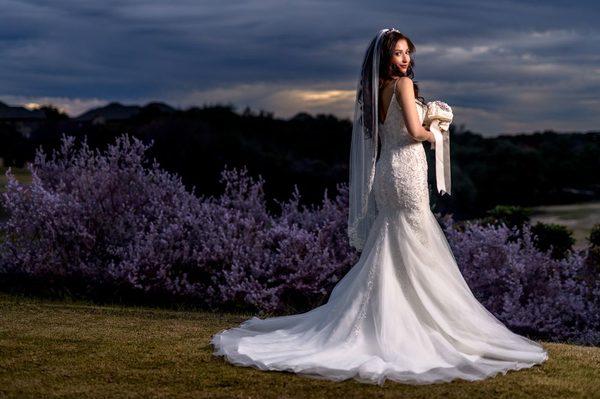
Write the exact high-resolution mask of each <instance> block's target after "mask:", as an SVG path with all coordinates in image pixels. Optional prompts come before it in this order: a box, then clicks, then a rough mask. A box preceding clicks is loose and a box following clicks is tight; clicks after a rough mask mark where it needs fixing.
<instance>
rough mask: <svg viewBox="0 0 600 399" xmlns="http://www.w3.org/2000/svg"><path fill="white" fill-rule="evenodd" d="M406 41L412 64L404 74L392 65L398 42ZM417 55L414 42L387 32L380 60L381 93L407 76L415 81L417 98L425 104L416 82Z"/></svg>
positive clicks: (399, 34) (383, 40) (394, 32)
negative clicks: (388, 83)
mask: <svg viewBox="0 0 600 399" xmlns="http://www.w3.org/2000/svg"><path fill="white" fill-rule="evenodd" d="M401 39H405V40H406V42H407V43H408V49H409V51H410V63H409V64H408V68H407V70H406V73H404V72H402V71H401V70H400V69H399V68H398V67H397V66H396V65H395V64H393V63H392V55H393V54H394V49H395V48H396V43H397V42H398V40H401ZM415 53H416V48H415V45H414V44H413V42H412V41H411V40H410V39H409V38H408V36H406V35H404V34H402V33H401V32H398V31H391V32H387V33H386V34H385V35H384V37H383V39H382V42H381V52H380V56H379V57H380V58H379V91H381V89H382V88H383V86H384V85H385V84H386V83H387V82H389V81H390V80H392V79H394V78H399V77H402V76H407V77H409V78H410V79H411V80H412V81H413V88H414V90H415V97H416V98H417V99H419V100H420V101H421V102H423V103H425V99H424V98H423V97H421V96H419V85H418V84H417V82H416V81H415V80H414V75H415V74H414V67H415V58H414V57H415Z"/></svg>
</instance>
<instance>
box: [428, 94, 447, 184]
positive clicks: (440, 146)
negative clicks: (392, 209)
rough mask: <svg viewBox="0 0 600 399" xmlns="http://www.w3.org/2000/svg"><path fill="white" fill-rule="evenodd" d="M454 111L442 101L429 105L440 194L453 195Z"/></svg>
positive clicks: (429, 123)
mask: <svg viewBox="0 0 600 399" xmlns="http://www.w3.org/2000/svg"><path fill="white" fill-rule="evenodd" d="M452 118H453V115H452V109H451V108H450V106H449V105H448V104H446V103H445V102H442V101H433V102H429V103H427V113H426V115H425V123H426V126H428V127H429V130H430V131H431V133H433V136H434V137H435V143H431V148H432V149H435V183H436V186H437V190H438V192H439V193H440V194H444V193H448V194H449V195H450V194H451V191H450V190H451V180H450V132H449V127H450V123H451V122H452Z"/></svg>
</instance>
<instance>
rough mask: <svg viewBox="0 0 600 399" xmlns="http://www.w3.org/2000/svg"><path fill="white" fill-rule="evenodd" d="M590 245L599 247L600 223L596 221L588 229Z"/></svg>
mask: <svg viewBox="0 0 600 399" xmlns="http://www.w3.org/2000/svg"><path fill="white" fill-rule="evenodd" d="M587 239H588V241H589V242H590V246H591V247H599V248H600V223H596V224H595V225H594V226H593V227H592V231H590V235H589V236H588V237H587Z"/></svg>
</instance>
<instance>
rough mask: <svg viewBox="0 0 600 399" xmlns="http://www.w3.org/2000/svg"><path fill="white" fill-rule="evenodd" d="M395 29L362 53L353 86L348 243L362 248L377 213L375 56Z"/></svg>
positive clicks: (376, 62)
mask: <svg viewBox="0 0 600 399" xmlns="http://www.w3.org/2000/svg"><path fill="white" fill-rule="evenodd" d="M390 30H395V29H382V30H380V31H379V33H377V35H376V36H375V37H374V38H373V39H372V40H371V43H370V44H369V47H368V48H367V51H366V53H365V56H364V59H363V63H362V68H361V71H360V77H359V80H358V85H357V88H356V105H355V107H354V122H353V126H352V143H351V148H350V179H349V186H348V189H349V201H350V202H349V212H348V238H349V241H350V245H352V246H353V247H355V248H356V249H358V250H359V251H360V250H362V249H363V246H364V244H365V240H366V239H367V236H368V234H369V230H370V229H371V226H372V225H373V222H374V221H375V217H376V216H377V206H376V203H375V198H374V193H373V190H372V189H373V179H374V177H375V161H376V158H377V141H378V127H379V126H378V125H379V119H378V115H379V55H380V50H381V42H382V39H383V37H384V35H385V34H386V33H387V32H388V31H390Z"/></svg>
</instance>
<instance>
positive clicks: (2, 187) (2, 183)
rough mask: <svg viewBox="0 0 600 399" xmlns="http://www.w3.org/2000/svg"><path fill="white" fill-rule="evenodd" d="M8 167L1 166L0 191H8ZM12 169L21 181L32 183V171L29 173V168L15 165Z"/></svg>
mask: <svg viewBox="0 0 600 399" xmlns="http://www.w3.org/2000/svg"><path fill="white" fill-rule="evenodd" d="M7 169H8V168H7V167H0V192H4V191H6V184H7V183H8V179H7V178H6V171H7ZM11 170H12V173H13V174H14V175H15V178H16V179H17V181H18V182H19V183H23V184H29V183H31V173H29V170H28V169H27V168H17V167H14V166H13V167H12V168H11Z"/></svg>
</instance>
